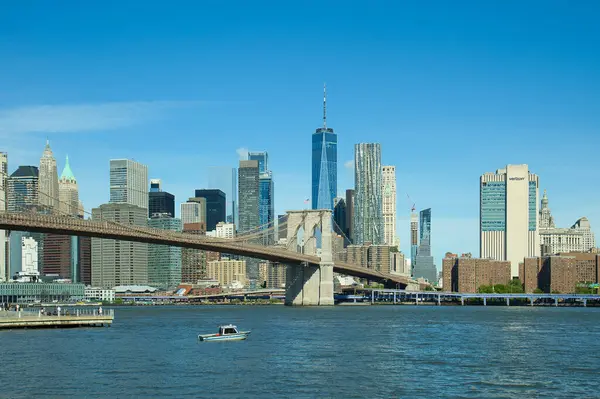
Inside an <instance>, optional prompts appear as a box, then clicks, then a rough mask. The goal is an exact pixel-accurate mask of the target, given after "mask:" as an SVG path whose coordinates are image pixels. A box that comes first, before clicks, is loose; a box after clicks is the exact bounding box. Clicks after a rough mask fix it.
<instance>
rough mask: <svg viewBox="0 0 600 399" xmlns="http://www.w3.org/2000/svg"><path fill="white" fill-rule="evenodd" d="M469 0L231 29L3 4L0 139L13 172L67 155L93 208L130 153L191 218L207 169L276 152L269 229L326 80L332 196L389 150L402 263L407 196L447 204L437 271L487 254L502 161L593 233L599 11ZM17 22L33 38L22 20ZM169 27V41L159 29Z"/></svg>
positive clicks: (296, 176)
mask: <svg viewBox="0 0 600 399" xmlns="http://www.w3.org/2000/svg"><path fill="white" fill-rule="evenodd" d="M462 4H465V5H468V6H469V11H468V12H467V13H466V14H468V15H467V16H464V17H463V16H462V15H461V14H462V13H463V12H464V10H461V9H460V8H459V7H456V9H454V6H452V7H449V8H447V6H444V5H443V3H438V7H427V9H425V8H424V6H422V7H421V6H410V7H409V6H402V7H400V6H392V7H391V9H387V10H386V9H384V8H381V9H377V10H376V9H371V8H370V7H364V10H363V11H364V13H363V14H364V15H362V18H363V19H361V21H360V22H358V21H357V20H355V18H356V17H355V16H353V15H352V12H351V10H346V9H340V8H338V7H334V6H327V5H321V4H319V6H318V8H317V7H315V8H311V7H305V8H303V9H299V10H296V9H294V10H286V9H285V6H281V8H276V9H272V10H271V11H270V12H269V13H267V14H258V13H257V12H253V11H252V10H249V9H247V8H246V7H244V6H242V5H241V3H240V6H239V7H237V9H236V7H230V6H228V7H227V13H226V14H225V10H224V9H223V8H221V7H219V6H206V5H203V6H202V7H200V6H195V5H193V4H191V3H190V4H189V7H183V8H181V9H178V10H177V11H172V10H167V11H166V13H167V15H163V14H164V11H165V10H162V9H159V8H153V7H152V6H147V9H146V11H145V12H144V13H143V14H140V15H136V16H133V17H129V16H127V17H126V16H125V13H126V9H116V8H111V7H109V6H107V7H106V8H105V9H102V10H94V12H91V10H90V11H87V10H83V9H81V8H80V7H79V6H78V5H77V3H70V2H65V3H63V4H62V5H61V6H60V7H56V8H55V9H54V8H50V7H49V8H47V9H44V7H43V6H40V7H36V10H35V11H31V10H28V9H27V8H25V7H24V6H21V5H18V4H14V5H13V4H11V5H8V6H6V7H5V8H6V10H5V12H4V13H3V14H4V18H2V17H0V18H1V19H2V20H4V19H6V23H3V24H0V33H2V34H1V35H0V37H2V38H3V39H0V51H2V53H3V54H4V58H5V59H6V60H8V61H9V62H6V63H3V64H2V65H1V66H0V84H1V85H2V87H3V91H2V92H1V93H0V139H1V140H2V142H3V146H4V148H2V149H1V150H3V151H7V152H8V162H9V174H10V173H12V172H13V171H14V170H15V169H16V168H17V167H18V166H20V165H37V164H38V162H39V158H40V156H41V154H42V152H43V147H44V143H45V140H46V138H49V139H50V143H51V146H52V150H53V152H54V156H55V158H56V160H57V163H58V170H62V168H63V167H64V159H65V157H66V155H69V159H70V163H71V167H72V168H73V171H74V172H75V175H76V176H77V183H78V185H79V192H80V198H81V200H82V202H83V203H84V204H85V206H86V211H88V212H89V211H90V210H91V209H92V208H95V207H97V206H98V205H100V204H103V203H106V202H108V198H109V192H108V189H107V186H108V181H109V176H108V165H109V160H110V159H118V158H129V159H135V160H136V161H138V162H140V163H142V164H145V165H148V168H149V173H148V177H149V178H160V179H162V181H163V185H164V187H163V189H164V190H165V191H168V192H170V193H173V194H174V195H175V197H176V202H177V206H176V209H177V210H178V209H179V206H178V204H179V203H181V202H184V201H185V200H187V198H188V197H191V196H192V195H193V191H194V190H195V189H197V188H213V187H208V184H207V182H208V175H207V173H206V171H207V170H208V167H209V166H230V167H237V164H238V160H239V157H238V154H237V153H236V150H237V152H238V153H244V152H245V151H248V150H249V151H263V150H264V151H268V152H269V158H270V159H269V163H270V169H272V170H273V178H274V180H275V181H277V186H276V193H275V198H276V202H275V214H281V213H284V211H285V210H292V209H302V208H305V204H304V200H305V199H306V198H309V197H310V195H311V172H310V162H311V134H312V132H313V131H314V128H315V127H317V126H320V123H321V118H322V85H323V83H324V82H327V87H328V103H327V108H328V125H331V126H332V127H334V128H335V132H336V134H337V136H338V196H344V194H343V193H344V192H345V190H346V189H349V188H353V187H354V172H353V169H352V159H353V148H354V145H355V144H357V143H361V142H377V143H381V146H382V164H384V165H394V166H396V178H397V190H398V194H397V197H398V200H397V214H398V222H397V234H398V236H399V237H400V245H401V249H402V250H403V252H404V253H405V254H410V249H409V248H410V242H409V228H410V227H409V217H410V206H411V205H412V202H410V201H409V200H408V199H406V194H407V193H408V194H409V195H410V197H411V199H412V201H413V202H415V203H416V208H417V211H419V210H422V209H426V208H432V209H433V212H434V218H433V221H432V236H434V237H435V241H434V243H433V247H432V250H433V255H434V257H435V261H436V264H437V265H438V267H439V266H440V259H441V257H442V256H443V254H444V253H445V252H446V251H462V252H472V253H473V254H477V253H478V252H479V251H478V247H479V237H478V235H479V184H478V179H479V176H480V175H481V174H482V173H485V172H488V171H493V170H495V169H497V167H498V165H505V164H521V163H527V164H528V165H529V168H530V170H531V171H532V172H533V173H536V174H537V175H539V177H540V190H543V189H546V190H547V191H548V195H549V196H551V198H552V211H553V216H554V218H555V220H556V224H557V225H560V226H567V225H569V226H570V225H571V224H572V223H573V222H574V221H575V220H577V219H579V218H580V217H582V216H587V217H588V219H589V220H590V222H591V225H592V229H594V228H595V226H596V224H597V223H599V222H600V210H599V209H598V207H597V204H596V201H595V200H594V198H595V197H596V196H597V195H598V194H599V191H600V189H599V188H597V187H595V185H594V184H589V182H594V181H595V177H596V171H597V170H598V162H597V160H596V158H595V151H594V149H595V148H596V147H597V144H599V143H600V140H599V139H598V126H600V116H599V115H598V113H597V112H596V107H597V104H598V103H599V102H600V101H599V100H600V98H599V97H598V94H597V93H599V92H600V90H599V89H600V79H599V77H598V75H597V72H596V71H597V70H599V69H600V68H599V67H600V58H599V56H598V55H597V53H595V52H593V51H591V49H593V48H594V42H593V37H597V36H598V35H599V34H600V28H598V27H596V26H594V25H593V19H592V16H593V15H594V14H596V13H597V11H598V7H597V6H595V5H588V6H583V5H578V6H577V7H573V6H571V7H569V6H567V5H566V4H567V3H566V2H565V3H555V4H554V5H548V4H545V3H539V4H540V5H541V4H544V5H543V7H540V8H538V7H534V6H533V4H532V5H531V6H530V7H531V8H528V7H525V6H523V7H520V6H519V7H517V6H514V7H511V6H510V5H496V6H492V5H482V4H478V3H476V2H463V3H462ZM534 4H538V3H535V2H534ZM561 4H564V5H561ZM533 10H535V14H536V18H531V14H532V13H533ZM231 14H233V15H231ZM221 15H222V17H221ZM291 15H294V16H293V17H292V16H291ZM17 16H18V17H17ZM199 16H200V17H202V18H201V21H197V20H196V19H197V18H198V17H199ZM210 16H217V17H216V18H214V19H213V20H211V18H212V17H210ZM246 16H247V17H248V18H251V19H252V22H251V23H250V22H246V20H245V18H246ZM232 17H235V18H232ZM23 18H26V19H27V20H28V24H27V27H24V26H18V25H17V24H18V22H17V21H20V20H23ZM163 18H164V20H165V22H164V23H165V24H166V25H167V26H165V27H164V29H163V28H161V27H160V26H158V27H157V26H155V24H153V23H152V22H153V21H154V22H156V21H158V20H160V21H162V20H163ZM204 18H206V19H204ZM228 19H230V21H226V20H228ZM11 20H12V22H11ZM81 20H84V21H86V24H81V23H80V22H81ZM78 21H79V22H78ZM261 21H262V22H261ZM267 21H268V23H267ZM307 21H308V22H309V23H308V24H306V22H307ZM199 22H200V23H199ZM558 22H560V25H559V28H557V27H556V26H554V25H553V24H555V23H558ZM432 25H435V26H436V27H435V29H432ZM109 26H110V29H109V28H108V27H109ZM250 26H252V27H253V28H254V29H253V30H252V31H251V32H247V31H246V30H247V29H248V28H249V27H250ZM257 27H260V28H257ZM265 36H268V37H265ZM8 38H10V40H8ZM75 39H76V40H75ZM15 43H19V47H17V46H16V44H15ZM272 47H273V48H275V47H276V49H272ZM324 61H325V62H324ZM565 160H570V161H569V162H564V161H565ZM573 160H575V161H576V162H573ZM574 187H585V188H586V192H585V195H580V193H578V192H576V191H574V190H573V188H574ZM228 200H229V198H228ZM177 213H178V211H177Z"/></svg>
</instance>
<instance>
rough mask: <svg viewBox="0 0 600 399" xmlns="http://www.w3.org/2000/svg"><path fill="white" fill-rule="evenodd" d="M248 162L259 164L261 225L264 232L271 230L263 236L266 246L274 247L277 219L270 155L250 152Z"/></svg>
mask: <svg viewBox="0 0 600 399" xmlns="http://www.w3.org/2000/svg"><path fill="white" fill-rule="evenodd" d="M248 160H250V161H257V162H258V173H259V189H258V213H259V223H260V226H262V229H263V230H267V229H269V228H272V229H271V230H269V232H268V233H267V234H265V235H264V236H263V240H262V241H263V244H264V245H272V244H274V243H275V229H274V224H273V221H274V218H275V203H274V198H273V194H274V190H275V183H274V182H273V173H272V172H271V171H270V170H269V154H268V153H267V152H266V151H264V152H249V153H248Z"/></svg>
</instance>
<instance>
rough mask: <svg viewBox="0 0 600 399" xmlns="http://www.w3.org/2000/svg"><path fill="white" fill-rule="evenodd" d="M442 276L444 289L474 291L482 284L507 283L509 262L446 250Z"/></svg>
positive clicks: (509, 273)
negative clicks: (460, 254)
mask: <svg viewBox="0 0 600 399" xmlns="http://www.w3.org/2000/svg"><path fill="white" fill-rule="evenodd" d="M442 278H443V280H442V281H443V284H444V291H452V292H473V293H474V292H477V289H478V288H479V287H481V286H482V285H495V284H508V282H509V281H510V279H511V270H510V262H509V261H498V260H493V259H480V258H472V257H471V256H470V255H465V254H463V255H462V256H460V257H459V256H458V255H456V254H453V253H450V252H448V253H446V256H445V258H444V259H443V260H442Z"/></svg>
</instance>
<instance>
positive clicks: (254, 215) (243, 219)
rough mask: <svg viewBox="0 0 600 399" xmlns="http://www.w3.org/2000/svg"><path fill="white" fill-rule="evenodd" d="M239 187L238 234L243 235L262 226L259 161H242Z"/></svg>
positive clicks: (239, 172)
mask: <svg viewBox="0 0 600 399" xmlns="http://www.w3.org/2000/svg"><path fill="white" fill-rule="evenodd" d="M238 187H239V192H238V198H239V213H240V216H239V217H240V220H239V226H238V232H240V233H242V234H243V233H245V232H247V231H250V230H253V229H256V228H258V226H260V219H259V218H260V216H259V172H258V161H256V160H254V161H240V167H239V169H238Z"/></svg>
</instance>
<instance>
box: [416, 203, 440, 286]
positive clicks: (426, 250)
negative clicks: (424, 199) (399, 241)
mask: <svg viewBox="0 0 600 399" xmlns="http://www.w3.org/2000/svg"><path fill="white" fill-rule="evenodd" d="M419 222H420V223H419V224H420V227H421V230H420V232H419V250H418V251H417V258H416V262H415V263H416V264H415V266H414V269H413V277H415V278H419V277H423V278H426V279H427V280H428V281H429V282H430V283H432V284H437V281H438V279H437V270H436V268H435V264H434V263H433V256H431V208H428V209H424V210H422V211H421V213H420V214H419Z"/></svg>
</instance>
